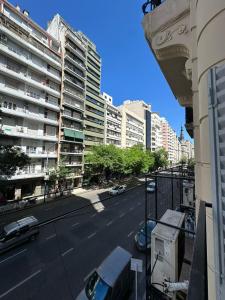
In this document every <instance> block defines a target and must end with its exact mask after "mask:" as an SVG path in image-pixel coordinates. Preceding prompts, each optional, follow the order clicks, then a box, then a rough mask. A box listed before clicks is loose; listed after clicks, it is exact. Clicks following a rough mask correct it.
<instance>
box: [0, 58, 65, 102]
mask: <svg viewBox="0 0 225 300" xmlns="http://www.w3.org/2000/svg"><path fill="white" fill-rule="evenodd" d="M0 66H1V67H0V72H1V73H3V74H4V75H6V76H8V77H10V78H14V79H15V80H20V81H22V82H26V83H28V84H30V85H31V86H34V87H36V88H39V89H41V90H45V91H46V92H48V93H49V94H51V95H52V96H55V97H60V90H59V88H58V90H57V89H56V86H55V85H52V84H51V83H50V84H48V83H47V81H46V82H45V81H37V80H36V79H35V77H33V76H31V77H29V76H27V74H26V73H23V72H20V71H19V70H18V69H17V68H11V67H10V66H8V65H4V64H1V65H0Z"/></svg>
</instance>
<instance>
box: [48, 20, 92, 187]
mask: <svg viewBox="0 0 225 300" xmlns="http://www.w3.org/2000/svg"><path fill="white" fill-rule="evenodd" d="M48 32H49V33H50V34H51V35H52V36H54V37H55V38H56V39H57V40H58V41H59V42H60V43H61V48H62V66H63V68H62V94H61V110H62V114H61V119H60V122H59V133H60V134H59V136H60V142H61V143H60V145H59V163H62V164H64V165H66V166H67V167H68V168H69V171H70V173H71V178H68V179H67V182H68V184H69V185H70V186H71V185H72V186H74V187H78V186H81V184H82V177H83V157H84V133H83V131H84V109H85V103H84V102H85V86H86V77H87V75H86V56H87V49H86V45H85V43H84V42H83V41H82V39H81V38H80V36H79V34H78V33H77V32H76V31H75V30H73V28H71V27H70V25H68V24H67V23H66V22H65V21H64V20H63V18H62V17H61V16H60V15H58V14H57V15H55V16H54V18H53V19H52V20H51V22H50V23H49V24H48Z"/></svg>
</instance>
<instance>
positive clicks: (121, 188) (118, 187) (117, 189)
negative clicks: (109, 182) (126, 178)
mask: <svg viewBox="0 0 225 300" xmlns="http://www.w3.org/2000/svg"><path fill="white" fill-rule="evenodd" d="M123 192H125V185H116V186H114V187H113V188H111V190H109V195H112V196H115V195H119V194H122V193H123Z"/></svg>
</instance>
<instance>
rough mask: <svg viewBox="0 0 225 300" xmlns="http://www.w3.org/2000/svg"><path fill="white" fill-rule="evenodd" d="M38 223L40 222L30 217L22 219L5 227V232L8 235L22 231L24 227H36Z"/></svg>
mask: <svg viewBox="0 0 225 300" xmlns="http://www.w3.org/2000/svg"><path fill="white" fill-rule="evenodd" d="M37 223H38V220H37V219H36V218H35V217H33V216H29V217H26V218H23V219H20V220H18V221H15V222H12V223H10V224H8V225H6V226H4V232H5V233H6V234H10V233H11V232H12V231H14V230H16V229H20V228H21V227H23V226H26V225H29V226H33V225H36V224H37Z"/></svg>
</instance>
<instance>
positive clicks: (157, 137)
mask: <svg viewBox="0 0 225 300" xmlns="http://www.w3.org/2000/svg"><path fill="white" fill-rule="evenodd" d="M161 119H162V118H161V117H160V116H159V114H158V113H156V112H153V113H152V115H151V151H152V152H154V151H156V150H159V149H160V148H162V147H163V136H162V120H161Z"/></svg>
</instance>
